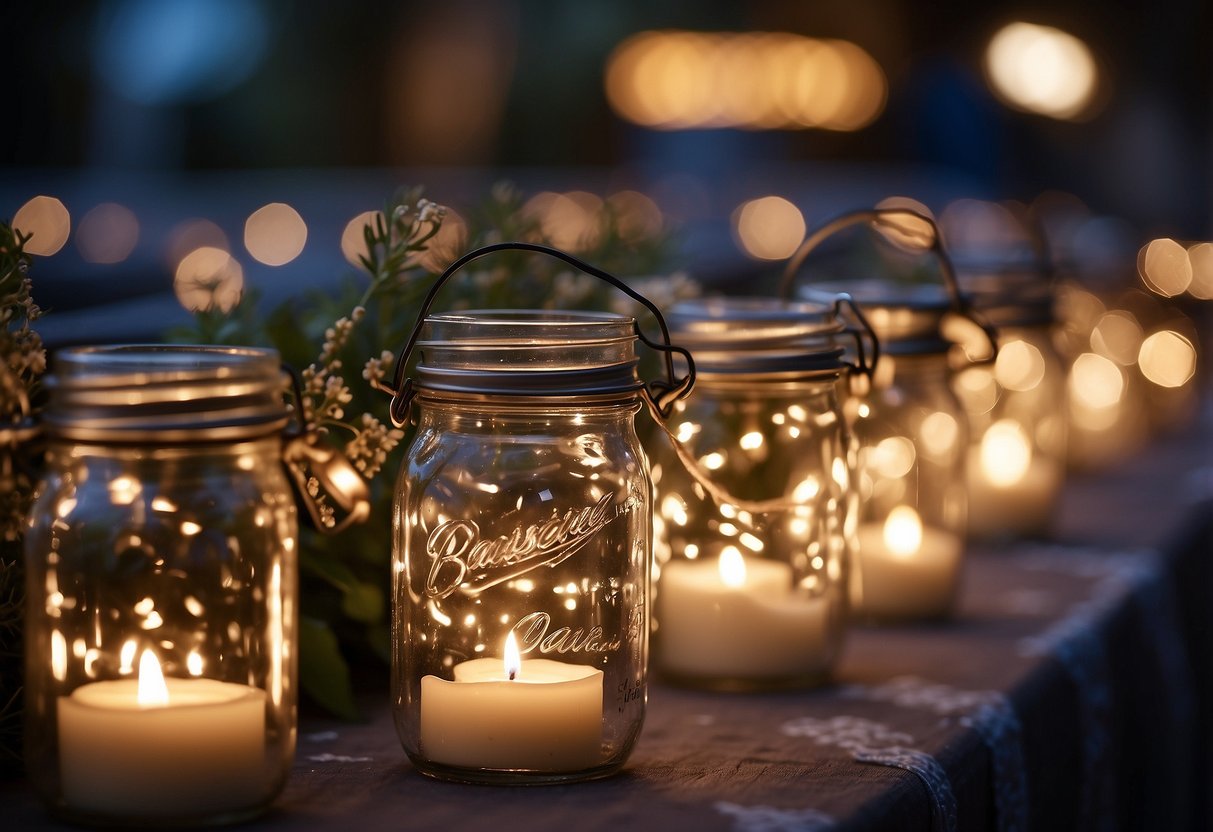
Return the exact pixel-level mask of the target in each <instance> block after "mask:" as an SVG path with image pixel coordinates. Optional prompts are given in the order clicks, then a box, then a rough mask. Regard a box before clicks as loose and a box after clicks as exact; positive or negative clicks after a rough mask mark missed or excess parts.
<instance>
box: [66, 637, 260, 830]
mask: <svg viewBox="0 0 1213 832" xmlns="http://www.w3.org/2000/svg"><path fill="white" fill-rule="evenodd" d="M143 656H144V658H143V660H142V661H141V662H140V678H139V679H118V680H113V681H105V682H93V683H90V684H87V685H82V686H81V687H78V688H76V689H75V690H74V691H72V693H71V694H70V695H69V696H64V697H61V698H60V699H59V703H58V719H59V761H60V774H61V777H62V786H61V788H62V792H63V799H64V802H65V803H67V804H68V805H70V806H71V807H72V809H74V810H77V811H81V812H97V813H99V814H105V815H110V816H113V817H122V816H125V817H129V818H176V817H188V816H190V815H200V814H206V815H214V814H216V813H218V812H222V811H223V810H225V809H227V808H230V809H231V810H233V811H238V810H241V809H247V808H248V807H250V806H254V805H256V804H257V802H258V801H259V800H261V799H263V798H264V795H265V776H266V773H265V692H264V691H262V690H260V689H258V688H254V687H250V686H248V685H239V684H232V683H229V682H218V681H215V680H213V679H164V678H163V677H162V676H159V674H160V667H159V664H158V663H156V661H155V656H154V655H153V654H152V653H151V652H145V653H144V654H143ZM149 658H150V659H151V663H150V664H149V662H148V659H149ZM153 666H154V671H153V670H152V667H153ZM149 673H154V676H153V678H151V679H150V680H149V678H148V676H149ZM157 683H159V684H157ZM141 688H142V689H141ZM149 688H150V689H151V690H152V691H153V692H152V693H150V694H149V692H148V691H149ZM157 692H158V695H157Z"/></svg>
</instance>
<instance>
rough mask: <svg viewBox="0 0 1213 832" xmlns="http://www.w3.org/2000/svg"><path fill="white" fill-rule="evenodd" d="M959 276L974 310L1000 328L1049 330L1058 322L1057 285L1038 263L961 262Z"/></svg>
mask: <svg viewBox="0 0 1213 832" xmlns="http://www.w3.org/2000/svg"><path fill="white" fill-rule="evenodd" d="M956 272H957V278H958V279H959V281H960V285H961V288H963V289H964V292H965V294H966V295H968V296H969V298H970V299H971V300H972V302H973V307H974V308H975V309H977V310H978V311H979V312H981V313H982V314H983V315H984V316H985V318H986V320H988V321H989V322H990V323H992V324H993V325H994V326H996V327H1003V326H1010V327H1016V326H1048V325H1050V324H1052V323H1053V322H1054V321H1055V320H1056V315H1055V312H1054V302H1055V299H1056V298H1055V292H1054V290H1053V283H1052V281H1051V280H1050V279H1049V278H1048V276H1047V275H1046V274H1045V273H1044V272H1043V271H1041V269H1040V267H1039V265H1038V264H1037V263H1035V262H1034V261H1031V260H1027V259H1024V258H1017V259H1004V260H995V259H991V258H986V259H967V260H966V259H958V260H957V261H956Z"/></svg>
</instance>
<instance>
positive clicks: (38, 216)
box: [13, 196, 72, 257]
mask: <svg viewBox="0 0 1213 832" xmlns="http://www.w3.org/2000/svg"><path fill="white" fill-rule="evenodd" d="M13 228H15V229H17V230H18V231H21V232H23V233H25V234H32V235H33V236H32V237H30V239H29V241H28V242H27V243H26V244H25V251H26V253H27V254H39V255H42V256H43V257H49V256H50V255H52V254H54V253H56V252H57V251H59V249H61V248H63V245H64V243H66V242H67V238H68V235H69V234H71V231H72V217H71V214H69V213H68V210H67V208H66V207H65V206H64V204H63V203H62V202H60V201H59V200H58V199H56V198H55V197H53V196H36V197H34V198H33V199H31V200H30V201H29V202H27V203H25V204H24V205H22V206H21V207H20V208H18V209H17V213H16V214H15V215H14V216H13Z"/></svg>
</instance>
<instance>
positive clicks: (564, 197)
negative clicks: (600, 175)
mask: <svg viewBox="0 0 1213 832" xmlns="http://www.w3.org/2000/svg"><path fill="white" fill-rule="evenodd" d="M522 210H523V212H524V213H526V214H530V215H531V216H532V217H534V218H535V219H536V220H537V221H538V222H539V228H540V231H541V233H542V234H543V236H544V237H545V238H546V239H547V240H548V242H550V243H551V244H552V245H553V246H555V247H556V248H560V249H566V250H568V251H584V250H585V249H587V248H589V247H591V246H592V245H594V243H595V242H597V240H598V237H599V235H600V234H601V232H602V229H601V227H600V225H599V217H600V215H601V213H602V198H601V197H599V196H597V195H595V194H591V193H588V192H586V191H569V192H568V193H554V192H552V191H540V192H539V193H537V194H535V195H534V196H533V197H531V198H530V199H528V200H527V201H526V204H525V205H523V207H522Z"/></svg>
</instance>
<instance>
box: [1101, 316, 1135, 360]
mask: <svg viewBox="0 0 1213 832" xmlns="http://www.w3.org/2000/svg"><path fill="white" fill-rule="evenodd" d="M1141 339H1142V332H1141V325H1140V324H1138V323H1137V319H1136V318H1134V317H1133V316H1132V315H1130V314H1129V313H1128V312H1123V311H1120V310H1113V311H1111V312H1107V313H1105V314H1104V315H1102V316H1100V318H1099V322H1098V323H1097V324H1095V328H1094V329H1092V330H1091V348H1092V349H1093V350H1095V352H1097V353H1099V354H1100V355H1106V356H1107V357H1108V358H1111V359H1112V360H1113V361H1115V362H1116V363H1117V364H1119V365H1120V366H1122V367H1131V366H1133V365H1134V364H1136V363H1137V353H1138V351H1139V350H1140V349H1141Z"/></svg>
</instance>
